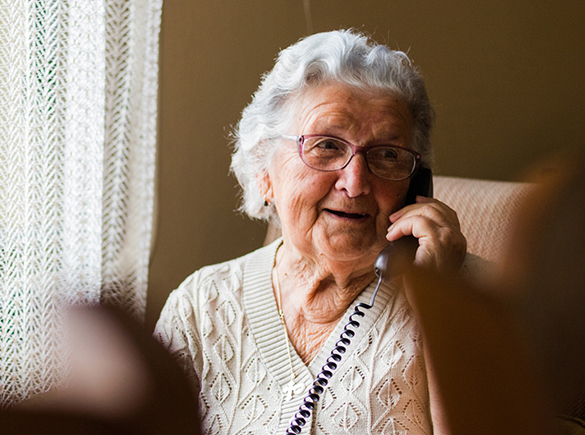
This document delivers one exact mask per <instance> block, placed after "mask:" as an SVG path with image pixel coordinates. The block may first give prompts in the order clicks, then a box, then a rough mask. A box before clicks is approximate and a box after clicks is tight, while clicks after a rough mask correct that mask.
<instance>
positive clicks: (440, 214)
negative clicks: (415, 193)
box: [390, 197, 460, 229]
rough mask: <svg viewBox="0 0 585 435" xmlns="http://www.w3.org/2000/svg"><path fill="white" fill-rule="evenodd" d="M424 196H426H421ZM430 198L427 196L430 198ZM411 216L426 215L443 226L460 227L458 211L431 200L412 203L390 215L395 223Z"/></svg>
mask: <svg viewBox="0 0 585 435" xmlns="http://www.w3.org/2000/svg"><path fill="white" fill-rule="evenodd" d="M421 198H424V197H421ZM428 199H429V198H425V200H428ZM411 216H424V217H427V218H429V219H431V220H434V221H436V222H437V223H438V224H439V225H441V226H452V227H454V228H457V229H460V224H459V218H458V216H457V212H455V210H453V209H452V208H450V207H449V206H448V205H446V204H444V203H442V202H440V201H437V200H431V201H430V202H424V203H417V204H412V205H409V206H407V207H404V208H403V209H401V210H398V211H397V212H395V213H393V214H392V215H390V222H392V223H395V222H397V221H398V220H400V219H403V218H405V217H411Z"/></svg>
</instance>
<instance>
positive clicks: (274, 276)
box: [272, 246, 297, 398]
mask: <svg viewBox="0 0 585 435" xmlns="http://www.w3.org/2000/svg"><path fill="white" fill-rule="evenodd" d="M278 249H280V246H279V248H278ZM276 254H277V255H278V250H277V251H276ZM277 255H275V256H274V267H273V268H272V283H273V285H274V289H275V290H276V292H275V293H276V305H277V308H278V316H279V317H280V323H281V324H282V330H283V331H284V340H285V342H286V351H287V354H288V363H289V366H290V382H289V385H288V387H287V388H288V389H289V391H287V393H288V394H289V396H290V398H292V396H293V395H294V391H293V390H294V383H295V382H294V380H295V378H296V377H297V374H296V373H295V371H294V368H293V362H292V353H291V350H290V340H289V338H288V332H287V330H286V322H285V320H284V311H283V310H282V295H281V292H280V282H279V280H278V268H277V264H276V258H277Z"/></svg>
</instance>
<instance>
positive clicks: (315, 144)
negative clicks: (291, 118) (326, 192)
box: [302, 136, 351, 171]
mask: <svg viewBox="0 0 585 435" xmlns="http://www.w3.org/2000/svg"><path fill="white" fill-rule="evenodd" d="M302 157H303V161H304V162H305V163H306V164H307V165H309V166H310V167H311V168H313V169H318V170H321V171H335V170H337V169H341V168H343V165H345V163H346V162H347V160H348V159H349V158H350V157H351V148H350V147H349V145H347V144H346V143H344V142H342V141H341V140H339V139H335V138H331V137H323V136H317V137H311V138H306V139H305V141H304V142H303V152H302Z"/></svg>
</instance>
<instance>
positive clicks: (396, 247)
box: [374, 168, 433, 281]
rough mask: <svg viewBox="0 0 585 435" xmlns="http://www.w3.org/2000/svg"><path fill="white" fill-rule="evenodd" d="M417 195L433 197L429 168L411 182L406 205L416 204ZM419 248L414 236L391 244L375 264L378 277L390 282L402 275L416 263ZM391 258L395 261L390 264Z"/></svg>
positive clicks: (415, 176) (423, 169)
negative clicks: (415, 258)
mask: <svg viewBox="0 0 585 435" xmlns="http://www.w3.org/2000/svg"><path fill="white" fill-rule="evenodd" d="M417 195H420V196H427V197H429V198H431V197H432V196H433V173H432V172H431V170H430V169H428V168H419V170H418V171H417V173H416V174H415V175H414V176H413V177H412V179H411V180H410V186H409V188H408V192H407V193H406V200H405V202H404V205H409V204H414V203H415V200H416V197H417ZM417 248H418V240H417V239H416V238H415V237H414V236H404V237H401V238H400V239H398V240H395V241H393V242H389V243H388V245H387V246H386V247H385V248H384V249H382V252H380V253H379V254H378V258H376V263H375V264H374V271H375V272H376V276H377V277H378V278H379V279H382V277H381V275H384V276H385V279H386V280H388V281H390V280H392V279H394V278H396V277H397V276H400V275H402V273H403V272H404V270H405V269H406V268H407V267H408V266H409V265H410V264H412V262H413V261H414V255H415V253H416V249H417ZM391 258H392V259H393V261H392V262H391V263H388V260H389V259H391Z"/></svg>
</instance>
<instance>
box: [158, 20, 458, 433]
mask: <svg viewBox="0 0 585 435" xmlns="http://www.w3.org/2000/svg"><path fill="white" fill-rule="evenodd" d="M432 113H433V112H432V109H431V106H430V104H429V101H428V98H427V95H426V91H425V86H424V83H423V80H422V77H421V75H420V74H419V73H418V71H417V70H416V69H415V68H414V67H413V66H412V65H411V63H410V61H409V60H408V58H407V56H406V55H405V54H404V53H402V52H397V51H392V50H390V49H388V48H387V47H385V46H381V45H377V44H375V43H373V42H371V41H369V40H368V39H367V38H366V37H364V36H362V35H359V34H356V33H354V32H351V31H335V32H329V33H322V34H316V35H312V36H310V37H307V38H305V39H303V40H301V41H299V42H298V43H296V44H294V45H292V46H291V47H289V48H287V49H285V50H283V51H282V52H281V53H280V55H279V57H278V61H277V63H276V65H275V67H274V69H273V70H272V71H271V72H270V73H268V74H267V75H266V76H265V77H264V78H263V81H262V84H261V86H260V88H259V90H258V91H257V92H256V94H255V95H254V98H253V101H252V102H251V103H250V105H249V106H248V107H247V108H246V109H245V110H244V112H243V115H242V119H241V121H240V123H239V125H238V128H237V131H236V134H235V136H236V139H237V142H236V150H235V152H234V155H233V161H232V169H233V171H234V172H235V174H236V176H237V177H238V180H239V182H240V184H241V186H242V188H243V191H244V195H243V197H244V203H243V209H244V210H245V211H246V213H247V214H248V215H250V216H251V217H253V218H259V219H266V220H269V219H272V220H273V221H276V222H277V223H278V224H279V225H280V226H281V228H282V238H279V239H278V240H276V241H275V242H274V243H272V244H270V245H268V246H266V247H263V248H261V249H258V250H257V251H254V252H252V253H250V254H248V255H246V256H244V257H241V258H238V259H235V260H232V261H228V262H226V263H222V264H218V265H214V266H208V267H204V268H203V269H201V270H199V271H197V272H195V273H194V274H193V275H191V276H190V277H189V278H188V279H187V280H186V281H185V282H184V283H183V284H182V285H181V286H180V287H179V288H178V289H177V290H175V291H174V292H173V293H172V294H171V296H170V297H169V300H168V301H167V303H166V305H165V308H164V310H163V312H162V314H161V318H160V320H159V322H158V324H157V327H156V335H157V336H158V338H159V340H160V341H162V342H163V343H165V344H166V345H167V346H168V348H169V349H170V351H171V352H172V353H174V354H175V355H176V357H177V358H178V359H179V360H180V361H182V363H183V364H184V366H185V369H186V370H187V371H188V372H189V373H190V374H191V376H192V377H193V379H194V380H195V382H196V383H197V386H198V388H200V391H201V393H200V408H201V410H200V417H201V419H202V425H203V428H204V433H214V434H261V433H266V434H274V433H286V432H287V428H289V425H290V423H291V420H292V419H294V417H295V415H296V417H297V419H296V420H295V422H294V424H295V425H296V427H295V428H294V429H293V432H292V433H294V432H295V431H296V432H298V431H299V430H300V429H302V432H303V433H314V434H321V433H323V434H336V433H340V434H341V433H354V434H366V433H385V434H402V433H408V434H410V435H413V434H430V433H432V432H433V430H435V433H437V432H438V431H437V429H436V428H435V429H433V418H432V416H431V414H432V412H431V410H432V408H433V407H432V406H431V403H432V402H433V400H432V399H433V398H432V397H431V396H432V394H429V383H428V381H427V373H426V372H427V370H426V368H425V361H424V356H423V348H422V342H421V336H420V333H419V331H418V329H417V324H416V320H415V318H414V316H413V313H412V311H411V308H410V306H409V304H408V301H407V299H406V297H405V293H404V290H403V289H402V282H401V280H400V279H395V280H392V281H390V282H384V283H383V284H382V285H381V287H380V289H379V291H378V293H377V297H376V300H375V303H374V305H373V307H372V308H371V309H370V310H365V315H364V317H363V318H361V319H360V323H361V325H360V327H359V328H357V329H354V332H355V335H354V334H351V335H353V337H352V338H351V340H349V341H350V343H348V341H347V340H346V339H345V338H344V339H343V340H342V342H341V345H342V346H341V349H339V352H337V354H338V355H342V357H341V359H340V358H338V357H335V359H334V360H331V359H329V361H330V362H331V361H333V362H334V364H333V365H334V366H335V367H332V366H331V365H329V366H326V367H325V371H326V372H327V373H325V375H323V374H322V375H320V377H319V379H321V380H320V381H319V380H318V381H317V383H314V378H315V377H318V374H319V372H321V371H322V369H323V366H325V364H327V362H328V358H329V356H330V352H331V349H333V348H334V347H335V345H336V343H338V342H339V340H340V338H339V337H340V334H341V333H342V331H343V330H344V326H345V325H346V324H347V322H348V321H349V315H350V314H351V313H352V312H353V310H354V306H355V305H356V304H357V303H359V302H364V303H367V302H369V301H370V298H371V296H372V293H373V291H374V287H375V286H376V280H375V274H374V267H373V265H374V262H375V260H376V257H377V255H378V253H379V252H380V251H381V250H382V249H383V248H384V247H385V246H386V244H387V243H388V241H394V240H397V239H400V238H401V237H403V236H408V235H413V236H414V237H416V238H417V239H418V241H419V247H418V249H417V251H416V256H415V260H414V262H415V264H416V265H417V266H419V267H421V268H431V269H434V270H437V271H439V272H444V273H457V271H458V270H459V269H460V267H461V265H462V263H463V259H464V257H465V252H466V241H465V238H464V237H463V236H462V234H461V232H460V231H459V223H458V220H457V217H456V214H455V213H454V212H453V211H452V210H451V209H450V208H448V207H447V206H446V205H444V204H442V203H441V202H439V201H436V200H434V199H430V198H425V197H421V196H418V197H416V202H415V203H413V204H410V205H406V206H405V197H406V195H407V192H408V189H409V185H410V181H411V179H412V177H413V176H414V175H415V173H416V171H417V169H418V167H419V165H422V166H424V167H429V165H430V163H431V162H430V160H431V148H430V144H429V134H430V129H431V124H432ZM390 261H392V260H390ZM333 368H336V370H330V369H333ZM315 386H316V387H315ZM311 388H312V391H311V392H312V394H313V396H310V397H309V399H308V400H307V402H308V403H305V404H304V405H303V400H304V398H305V396H306V395H307V394H308V392H309V390H310V389H311ZM431 392H432V388H431ZM319 393H320V398H319V399H318V398H317V394H319ZM299 407H301V408H302V410H301V411H300V412H299ZM311 408H314V409H313V413H312V415H311V413H310V410H311Z"/></svg>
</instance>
